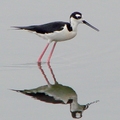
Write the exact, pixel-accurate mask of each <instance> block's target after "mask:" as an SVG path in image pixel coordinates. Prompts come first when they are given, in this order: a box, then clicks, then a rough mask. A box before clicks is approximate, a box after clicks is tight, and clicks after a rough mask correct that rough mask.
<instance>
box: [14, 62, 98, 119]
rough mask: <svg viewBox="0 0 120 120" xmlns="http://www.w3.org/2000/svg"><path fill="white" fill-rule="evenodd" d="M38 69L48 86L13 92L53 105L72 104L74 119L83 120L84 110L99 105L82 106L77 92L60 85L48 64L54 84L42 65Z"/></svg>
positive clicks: (71, 110)
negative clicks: (79, 119) (81, 119)
mask: <svg viewBox="0 0 120 120" xmlns="http://www.w3.org/2000/svg"><path fill="white" fill-rule="evenodd" d="M38 67H39V69H40V71H41V72H42V74H43V76H44V78H45V80H46V82H47V85H43V86H40V87H37V88H34V89H29V90H26V89H25V90H13V91H16V92H20V93H23V94H25V95H28V96H32V97H33V98H35V99H38V100H41V101H44V102H47V103H53V104H70V112H71V115H72V117H73V118H76V119H78V118H81V117H82V113H83V111H84V110H86V109H87V108H88V107H89V106H90V105H91V104H93V103H97V102H98V101H99V100H96V101H94V102H91V103H87V104H85V105H80V104H79V103H78V98H77V94H76V92H75V91H74V90H73V89H72V88H71V87H69V86H65V85H62V84H59V83H58V82H57V81H56V78H55V75H54V73H53V70H52V68H51V66H50V64H49V63H48V68H49V69H50V73H51V75H52V77H53V79H54V84H51V83H50V82H49V80H48V78H47V76H46V74H45V72H44V70H43V69H42V66H41V64H40V63H38Z"/></svg>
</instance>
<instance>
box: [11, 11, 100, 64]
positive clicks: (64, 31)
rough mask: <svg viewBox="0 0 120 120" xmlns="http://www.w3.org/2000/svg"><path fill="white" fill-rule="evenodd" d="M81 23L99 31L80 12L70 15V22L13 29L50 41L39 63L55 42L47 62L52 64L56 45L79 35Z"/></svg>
mask: <svg viewBox="0 0 120 120" xmlns="http://www.w3.org/2000/svg"><path fill="white" fill-rule="evenodd" d="M80 23H83V24H86V25H88V26H90V27H91V28H93V29H94V30H96V31H99V30H98V29H97V28H95V27H94V26H92V25H91V24H89V23H88V22H86V21H85V20H84V19H83V17H82V14H81V13H80V12H73V13H72V14H71V15H70V21H69V22H63V21H56V22H50V23H47V24H43V25H31V26H13V27H14V28H17V29H22V30H27V31H30V32H33V33H35V34H37V35H38V36H40V37H42V38H43V39H46V40H47V41H48V43H47V45H46V46H45V48H44V50H43V52H42V53H41V55H40V57H39V58H38V62H41V59H42V57H43V55H44V53H45V52H46V50H47V48H48V46H49V44H50V43H51V42H53V41H54V44H53V47H52V49H51V52H50V54H49V56H48V60H47V62H50V59H51V56H52V53H53V51H54V48H55V46H56V43H57V42H61V41H66V40H70V39H72V38H74V37H75V36H76V34H77V26H78V24H80Z"/></svg>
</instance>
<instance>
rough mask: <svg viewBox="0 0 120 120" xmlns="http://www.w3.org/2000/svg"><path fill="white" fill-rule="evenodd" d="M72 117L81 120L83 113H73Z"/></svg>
mask: <svg viewBox="0 0 120 120" xmlns="http://www.w3.org/2000/svg"><path fill="white" fill-rule="evenodd" d="M71 115H72V117H73V118H76V119H79V118H81V117H82V111H74V112H71Z"/></svg>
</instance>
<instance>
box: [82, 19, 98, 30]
mask: <svg viewBox="0 0 120 120" xmlns="http://www.w3.org/2000/svg"><path fill="white" fill-rule="evenodd" d="M83 23H84V24H86V25H88V26H89V27H91V28H93V29H94V30H96V31H99V30H98V29H97V28H96V27H94V26H92V25H91V24H89V23H88V22H86V21H85V20H83Z"/></svg>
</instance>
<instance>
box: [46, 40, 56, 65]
mask: <svg viewBox="0 0 120 120" xmlns="http://www.w3.org/2000/svg"><path fill="white" fill-rule="evenodd" d="M56 43H57V42H55V43H54V44H53V47H52V50H51V52H50V55H49V57H48V60H47V62H48V63H49V62H50V59H51V57H52V54H53V51H54V49H55V46H56Z"/></svg>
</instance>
